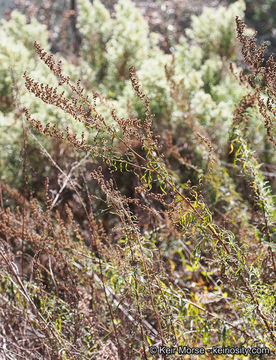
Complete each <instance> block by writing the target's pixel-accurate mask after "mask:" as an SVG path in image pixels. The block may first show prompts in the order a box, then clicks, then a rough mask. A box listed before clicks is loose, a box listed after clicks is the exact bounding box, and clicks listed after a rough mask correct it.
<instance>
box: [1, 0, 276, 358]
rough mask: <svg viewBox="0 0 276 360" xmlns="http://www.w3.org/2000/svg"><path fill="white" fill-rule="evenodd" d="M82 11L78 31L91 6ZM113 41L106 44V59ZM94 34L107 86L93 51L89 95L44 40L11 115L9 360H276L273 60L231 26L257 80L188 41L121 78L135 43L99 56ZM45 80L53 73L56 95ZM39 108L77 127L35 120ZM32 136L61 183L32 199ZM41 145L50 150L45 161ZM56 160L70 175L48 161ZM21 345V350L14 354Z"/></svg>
mask: <svg viewBox="0 0 276 360" xmlns="http://www.w3.org/2000/svg"><path fill="white" fill-rule="evenodd" d="M81 4H82V5H81V6H82V7H80V12H81V11H83V14H81V16H80V19H82V16H83V20H80V21H83V24H85V21H86V20H88V19H87V15H86V20H85V11H86V12H87V10H85V9H87V8H89V9H91V8H90V4H89V3H88V2H84V1H82V2H81ZM130 7H133V5H132V4H131V3H130V2H126V3H124V2H120V3H119V5H118V7H117V10H116V11H117V15H116V16H115V18H114V19H111V18H109V17H108V15H107V13H106V12H105V10H104V8H103V7H102V6H101V4H100V3H99V2H94V4H93V7H92V9H94V10H91V11H92V15H93V14H94V12H93V11H95V13H96V9H98V10H97V11H99V13H100V14H102V16H104V17H105V18H106V19H107V22H109V21H114V22H115V23H116V22H117V23H116V25H115V24H113V26H114V27H116V26H118V29H121V28H122V27H121V25H122V24H120V21H122V23H124V25H125V22H126V18H125V16H123V17H122V18H120V17H119V16H118V14H119V13H120V12H122V13H124V14H125V13H128V14H129V12H128V11H129V8H130ZM81 9H82V10H81ZM133 11H134V10H133ZM135 11H136V10H135ZM219 11H225V12H227V11H231V12H232V11H233V8H230V10H226V9H223V10H222V9H220V10H219ZM130 15H133V16H138V15H137V14H136V13H135V12H134V14H132V13H131V14H130ZM93 16H94V15H93ZM118 19H121V20H120V21H119V20H118ZM140 20H141V18H140ZM87 24H88V25H89V23H88V22H87ZM90 25H91V24H90ZM90 25H89V26H90ZM83 26H84V25H83ZM91 26H92V25H91ZM231 26H232V25H231ZM118 29H117V30H116V31H118V32H116V31H114V32H112V34H110V35H108V36H107V38H106V39H105V40H104V41H107V43H106V46H107V44H108V43H109V42H110V44H113V45H112V46H115V45H114V44H115V40H116V37H114V38H113V35H114V34H121V33H120V31H119V30H118ZM94 30H95V33H93V36H95V39H96V43H93V44H92V45H95V49H96V50H93V51H96V52H97V51H98V54H99V55H97V56H99V58H101V57H102V56H104V58H105V60H106V63H105V65H104V66H106V72H102V73H101V75H99V74H100V73H99V72H98V70H99V69H98V68H96V69H94V68H93V67H94V66H96V65H95V64H96V63H93V61H94V60H91V61H89V46H91V44H89V43H85V41H88V39H86V40H85V39H84V42H83V44H82V50H81V51H83V57H84V60H83V61H84V63H86V66H87V68H91V71H93V72H94V70H95V72H94V74H95V77H94V78H93V81H96V79H99V78H102V81H103V82H102V85H97V84H96V85H95V86H96V88H95V89H93V90H91V85H88V89H86V88H85V87H84V84H85V85H87V81H88V79H87V78H86V77H84V78H82V79H80V80H77V81H75V79H74V77H75V76H76V72H75V71H72V73H73V74H70V70H69V69H71V68H70V66H68V68H66V65H65V67H64V69H62V66H61V65H62V62H61V61H59V60H56V58H54V57H53V55H51V54H50V53H49V51H48V49H47V48H46V49H44V48H43V46H41V45H40V44H39V43H38V42H35V44H34V45H35V51H36V53H37V56H38V57H39V58H40V64H41V65H40V66H41V69H42V68H43V67H45V68H46V69H47V70H45V69H44V70H41V72H40V73H38V74H37V75H36V73H35V72H32V70H29V71H26V72H25V73H24V81H25V87H26V89H27V91H28V92H29V98H28V103H24V102H23V101H24V98H26V97H23V100H22V102H23V103H24V105H25V108H24V110H23V109H22V108H21V107H18V108H17V110H18V111H19V114H20V115H23V114H22V113H21V112H23V113H24V116H25V117H24V118H23V119H21V120H22V122H23V129H24V131H23V145H24V146H23V151H22V157H23V159H24V162H23V185H22V187H21V188H20V190H21V191H19V192H18V191H17V190H16V189H13V188H11V187H10V186H9V184H7V183H6V181H5V182H4V181H2V182H1V183H0V238H1V246H0V258H1V263H2V264H1V265H2V266H1V270H0V271H1V275H2V277H1V290H0V296H1V297H0V301H1V305H2V306H1V309H2V310H1V313H0V314H1V315H0V316H1V323H2V324H3V326H2V332H1V333H0V334H1V341H2V342H3V344H4V347H3V351H2V352H3V354H6V353H7V352H9V353H11V352H12V351H13V352H15V353H16V354H17V356H23V357H26V356H28V358H30V359H32V358H35V359H42V358H44V359H45V358H49V359H52V358H57V359H59V358H60V359H91V358H97V359H105V358H115V359H135V358H136V359H138V358H141V357H142V358H144V359H152V358H153V357H152V356H151V355H150V353H149V347H150V346H153V345H154V346H155V345H157V346H160V345H164V346H179V345H180V346H184V345H187V344H188V345H189V346H190V347H191V346H197V347H202V346H205V347H209V346H210V344H212V346H232V347H233V346H236V347H242V346H245V347H248V346H251V347H256V346H262V347H263V350H265V351H270V352H271V356H270V358H273V356H274V354H273V353H272V352H273V351H275V350H276V349H275V275H276V268H275V259H274V251H275V239H274V238H273V234H274V232H275V222H274V216H275V208H274V203H273V195H272V189H271V186H270V184H269V183H268V182H267V181H266V178H265V176H264V174H263V173H262V170H261V169H262V168H261V165H260V164H259V162H258V157H259V155H262V154H263V146H267V144H271V145H269V146H271V147H272V146H274V145H275V144H274V143H275V139H274V137H275V134H274V129H273V121H274V120H273V114H274V106H275V88H274V82H273V81H274V79H275V63H274V61H273V59H272V58H270V59H269V60H268V62H266V63H265V64H263V54H264V47H263V46H262V47H261V48H257V47H256V43H255V40H254V37H250V36H248V35H245V31H244V30H245V29H244V24H243V22H242V21H241V20H239V19H237V30H238V39H239V41H240V42H241V43H242V45H243V55H244V58H245V61H246V62H247V64H248V67H249V69H248V70H250V72H241V69H239V68H238V67H237V66H235V65H233V64H232V70H228V65H229V60H226V59H225V58H224V57H223V56H221V54H219V53H216V54H213V55H210V53H208V56H207V55H206V54H207V53H206V52H205V50H204V52H201V50H200V48H199V46H198V45H197V44H196V43H194V44H193V45H192V46H191V52H190V54H189V45H188V42H187V40H186V39H185V38H184V37H183V38H182V40H181V43H180V44H179V46H177V48H176V52H175V54H174V55H165V54H163V53H162V52H161V51H160V50H158V49H157V48H156V45H155V47H154V46H153V47H150V46H149V47H148V46H146V47H145V48H144V50H145V51H143V52H141V53H139V54H140V55H141V54H142V53H143V54H144V55H141V58H139V56H140V55H138V54H137V57H134V59H135V61H137V70H136V69H135V68H134V66H131V67H130V69H129V79H127V78H126V77H127V76H126V74H124V77H125V78H118V76H117V75H118V72H116V71H115V69H114V66H115V68H116V67H117V66H118V63H117V62H116V61H117V60H116V59H118V57H117V58H116V56H117V55H118V52H117V50H119V49H122V48H123V49H126V48H128V45H129V46H130V44H129V42H127V41H126V39H124V40H123V41H122V43H123V44H124V45H123V46H122V48H120V46H119V45H118V48H116V49H115V48H113V50H114V54H115V55H116V54H117V55H116V56H115V55H114V57H110V58H109V57H106V54H107V53H108V51H106V52H105V51H104V50H103V49H104V47H101V45H102V42H101V41H102V40H103V37H102V38H100V37H99V38H98V37H97V36H98V35H95V34H96V33H97V31H98V32H100V31H101V29H100V28H99V27H97V26H95V29H94ZM84 31H86V36H87V34H89V30H88V29H86V30H84ZM141 32H142V30H141ZM109 36H111V37H110V38H109ZM229 36H230V35H229ZM233 38H234V36H233V34H231V39H233ZM99 39H100V40H99ZM145 39H146V36H144V37H143V38H142V40H141V39H139V40H141V41H142V42H143V43H144V41H146V40H145ZM98 40H99V41H100V43H99V45H98V44H97V41H98ZM117 40H118V41H119V39H117ZM233 41H234V40H233ZM134 43H135V42H134ZM149 43H150V42H149ZM112 46H110V48H109V49H111V48H112ZM116 46H117V45H116ZM141 46H142V45H141ZM129 48H130V49H131V48H132V47H131V46H130V47H129ZM107 49H108V46H107ZM227 49H229V48H227ZM113 50H112V51H113ZM115 50H116V51H115ZM142 50H143V46H142ZM147 51H149V53H151V55H150V54H149V53H147ZM208 51H209V50H208ZM210 52H211V51H210ZM185 54H187V56H188V59H189V60H191V61H187V59H186V58H185ZM191 54H194V56H195V61H194V62H192V59H193V55H191ZM159 55H161V56H160V57H159V58H158V56H159ZM209 55H210V56H209ZM226 55H227V56H228V55H229V54H228V53H227V54H226ZM144 56H145V57H144ZM189 56H190V58H189ZM95 60H97V59H96V58H95ZM115 60H116V61H115ZM109 61H111V63H112V65H109ZM65 64H66V62H65ZM216 64H219V67H221V68H222V69H221V71H217V67H216ZM128 65H129V64H127V63H126V64H125V66H128ZM109 66H110V68H109ZM149 66H152V68H153V69H152V70H153V71H152V72H150V71H149V69H148V67H149ZM224 66H225V68H224ZM112 67H113V69H114V72H110V73H109V71H111V70H110V69H112ZM117 70H118V67H117ZM43 71H44V72H43ZM67 71H68V72H67ZM43 73H45V74H46V73H51V78H50V79H53V82H52V83H51V84H50V85H49V84H48V85H47V84H46V83H45V82H44V81H42V80H41V78H40V76H41V74H43ZM116 74H117V75H116ZM151 74H152V76H151ZM111 75H112V76H113V77H114V78H113V80H112V76H111ZM186 75H187V77H186ZM237 75H238V76H237ZM238 78H239V80H240V82H241V84H240V85H239V80H238ZM54 79H55V81H54ZM115 79H116V80H115ZM154 79H155V80H158V81H156V82H154ZM192 79H198V83H197V84H194V83H193V81H192ZM47 80H48V79H47ZM116 81H118V83H116ZM144 81H145V90H144V89H143V82H144ZM54 83H55V84H56V85H54ZM108 84H109V85H110V87H111V89H112V90H111V92H112V94H109V90H108ZM100 89H101V90H102V91H103V95H101V94H100V93H99V90H100ZM131 91H132V93H131ZM134 95H135V97H134ZM40 103H41V104H43V105H39V104H40ZM33 104H38V105H37V106H38V107H39V106H41V109H42V107H43V106H44V107H45V109H47V111H49V112H47V113H46V115H45V113H44V116H48V114H55V113H56V112H55V111H54V110H52V113H51V109H56V110H57V113H59V114H63V117H62V119H66V118H67V117H68V118H69V119H71V120H72V123H73V124H77V125H75V127H74V128H73V127H69V126H68V127H64V125H63V124H64V123H66V122H65V121H63V122H57V121H56V119H55V117H54V116H51V117H50V116H49V117H48V118H47V119H45V118H44V117H41V118H40V113H37V112H36V111H34V109H36V108H35V106H34V105H33ZM48 109H49V110H48ZM153 109H154V110H156V117H155V116H154V115H153ZM20 111H21V112H20ZM45 111H46V110H45ZM256 114H258V118H257V119H256V118H255V116H256ZM4 115H5V114H4ZM4 115H3V116H4ZM48 119H49V120H48ZM52 119H53V121H52V122H51V120H52ZM57 119H59V118H58V117H57ZM45 120H46V121H47V122H46V121H45ZM259 122H260V123H259ZM258 123H259V124H258ZM257 124H258V125H259V126H258V128H257V129H256V125H257ZM223 126H224V128H223V129H222V127H223ZM252 129H254V133H253V134H252V133H251V134H250V131H251V132H252ZM82 131H83V132H82ZM28 136H30V137H31V139H32V141H33V142H34V144H35V146H36V147H39V149H40V150H41V153H42V155H40V156H41V157H47V158H48V163H47V164H48V166H49V169H48V172H49V173H50V175H51V174H52V173H58V174H59V176H56V177H54V178H53V177H52V178H50V181H49V180H47V179H46V181H45V185H44V186H43V184H42V182H41V184H40V187H41V188H42V187H44V191H42V190H41V189H40V193H38V191H29V188H28V179H29V178H30V168H29V167H28V162H27V161H29V162H30V165H32V164H33V162H32V161H31V158H30V155H31V154H30V149H29V148H28V146H26V144H27V141H28V139H27V137H28ZM219 136H221V139H219ZM43 137H46V138H48V139H49V140H50V144H52V148H53V144H59V147H58V151H53V153H50V150H51V147H50V149H49V147H48V148H47V146H49V145H47V142H46V141H45V143H46V146H45V145H44V144H43V143H42V142H41V139H42V138H43ZM264 138H266V140H265V141H266V142H265V145H263V144H262V145H261V146H260V148H258V149H257V151H255V152H254V146H255V142H256V139H259V140H258V141H263V139H264ZM65 144H67V145H65ZM69 145H70V146H69ZM56 146H57V145H56ZM70 147H71V149H70ZM72 149H74V150H72ZM60 151H63V152H62V155H61V157H65V159H66V162H65V163H62V162H61V159H60V158H59V161H56V156H57V153H58V152H60ZM76 154H78V156H77V155H76ZM76 159H77V160H76ZM73 160H76V161H74V162H73ZM60 163H61V164H62V165H63V166H64V167H65V169H63V168H62V166H61V165H60ZM43 175H44V177H46V176H45V172H44V173H43ZM41 178H42V175H41ZM53 179H56V181H57V184H56V183H54V184H53ZM38 199H39V200H38ZM22 339H23V341H24V347H23V346H22V347H19V346H18V345H17V344H16V343H15V340H16V341H17V342H19V340H22ZM264 347H265V348H264ZM6 349H9V350H6ZM207 356H209V355H206V358H207ZM222 358H226V357H222ZM268 358H269V357H268Z"/></svg>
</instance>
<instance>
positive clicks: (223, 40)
mask: <svg viewBox="0 0 276 360" xmlns="http://www.w3.org/2000/svg"><path fill="white" fill-rule="evenodd" d="M244 11H245V3H244V1H243V0H239V1H236V2H235V3H233V4H231V5H230V6H229V7H228V8H225V7H222V6H220V7H218V8H216V9H211V8H205V9H204V11H203V13H202V15H200V16H193V17H192V24H191V29H188V30H187V31H186V34H187V35H188V36H189V37H190V39H191V40H192V41H193V42H194V43H195V44H197V45H199V46H201V47H202V49H203V52H204V56H205V57H209V56H210V55H211V54H218V55H220V56H226V57H229V58H231V57H232V56H233V55H234V54H235V47H236V37H235V17H236V16H239V17H243V15H244Z"/></svg>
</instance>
